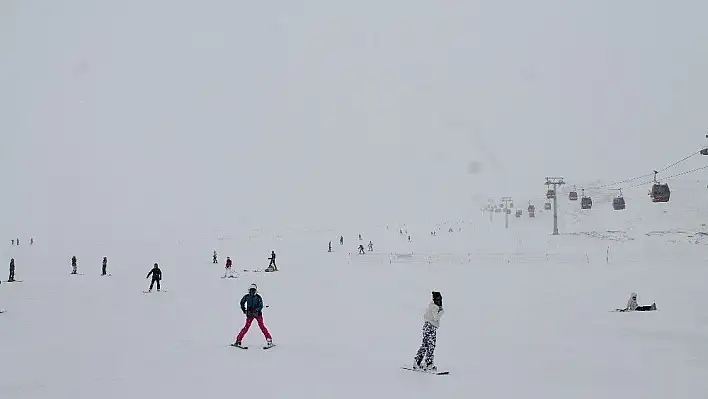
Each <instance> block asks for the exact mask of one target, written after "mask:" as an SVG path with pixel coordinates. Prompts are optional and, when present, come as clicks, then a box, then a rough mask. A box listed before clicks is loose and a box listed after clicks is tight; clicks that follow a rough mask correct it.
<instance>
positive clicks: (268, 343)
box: [264, 338, 273, 348]
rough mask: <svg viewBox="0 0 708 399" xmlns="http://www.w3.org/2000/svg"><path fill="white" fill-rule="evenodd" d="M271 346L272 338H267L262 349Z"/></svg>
mask: <svg viewBox="0 0 708 399" xmlns="http://www.w3.org/2000/svg"><path fill="white" fill-rule="evenodd" d="M272 346H273V338H268V339H267V340H266V344H265V347H264V348H271V347H272Z"/></svg>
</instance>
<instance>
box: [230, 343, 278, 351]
mask: <svg viewBox="0 0 708 399" xmlns="http://www.w3.org/2000/svg"><path fill="white" fill-rule="evenodd" d="M229 346H233V347H234V348H239V349H243V350H246V349H248V347H247V346H243V345H241V346H238V345H236V344H235V343H234V344H230V345H229ZM274 346H275V344H271V345H264V346H262V348H263V349H264V350H266V349H270V348H272V347H274Z"/></svg>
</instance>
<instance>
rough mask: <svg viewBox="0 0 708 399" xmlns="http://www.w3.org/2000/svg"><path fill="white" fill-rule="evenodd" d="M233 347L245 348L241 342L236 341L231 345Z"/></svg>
mask: <svg viewBox="0 0 708 399" xmlns="http://www.w3.org/2000/svg"><path fill="white" fill-rule="evenodd" d="M231 346H235V347H237V348H243V346H242V345H241V341H236V342H234V343H233V344H231Z"/></svg>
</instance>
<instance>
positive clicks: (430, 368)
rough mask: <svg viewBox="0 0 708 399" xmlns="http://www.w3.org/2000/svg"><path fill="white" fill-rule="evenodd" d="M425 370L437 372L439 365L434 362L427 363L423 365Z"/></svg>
mask: <svg viewBox="0 0 708 399" xmlns="http://www.w3.org/2000/svg"><path fill="white" fill-rule="evenodd" d="M423 370H424V371H427V372H428V373H436V372H437V371H438V366H436V365H434V364H432V363H426V364H425V366H424V367H423Z"/></svg>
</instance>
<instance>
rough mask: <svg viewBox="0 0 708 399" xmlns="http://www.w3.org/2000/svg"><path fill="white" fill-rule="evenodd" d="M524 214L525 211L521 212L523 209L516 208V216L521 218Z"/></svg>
mask: <svg viewBox="0 0 708 399" xmlns="http://www.w3.org/2000/svg"><path fill="white" fill-rule="evenodd" d="M522 214H523V212H521V209H517V210H516V217H517V218H520V217H521V215H522Z"/></svg>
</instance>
